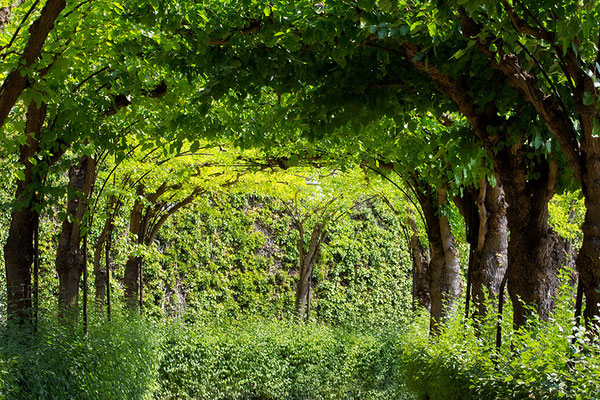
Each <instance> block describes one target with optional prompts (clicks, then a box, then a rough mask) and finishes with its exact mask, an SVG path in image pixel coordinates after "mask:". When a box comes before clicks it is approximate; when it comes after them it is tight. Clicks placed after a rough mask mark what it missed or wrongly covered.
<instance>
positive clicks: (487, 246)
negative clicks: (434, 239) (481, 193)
mask: <svg viewBox="0 0 600 400" xmlns="http://www.w3.org/2000/svg"><path fill="white" fill-rule="evenodd" d="M485 209H486V212H487V216H486V217H485V218H482V217H481V213H480V221H479V223H480V226H482V225H483V224H484V223H485V225H486V229H485V235H484V237H479V240H478V244H477V247H476V248H475V251H474V252H473V267H472V270H471V283H472V291H471V299H472V301H473V305H474V306H475V311H474V316H475V317H476V318H480V317H483V316H484V315H485V313H486V312H487V308H486V306H485V293H486V292H487V293H488V295H489V297H490V299H491V300H492V304H495V303H496V300H497V298H498V294H499V291H500V284H501V283H502V278H503V277H504V273H505V272H506V268H507V267H508V221H507V218H506V209H507V205H506V201H505V199H504V190H503V189H502V187H501V186H495V187H491V186H489V184H488V188H487V190H486V196H485ZM481 240H483V243H482V242H481Z"/></svg>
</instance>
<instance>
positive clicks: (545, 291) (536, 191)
mask: <svg viewBox="0 0 600 400" xmlns="http://www.w3.org/2000/svg"><path fill="white" fill-rule="evenodd" d="M526 160H527V158H526V157H525V154H524V153H523V149H522V148H521V145H515V146H513V147H512V148H511V150H510V151H503V152H502V154H500V155H499V156H498V157H497V159H496V170H497V171H498V178H499V180H500V182H501V183H502V186H503V188H504V191H505V194H506V200H507V202H508V209H507V217H508V229H509V231H510V242H509V243H508V270H507V274H508V280H507V285H508V293H509V295H510V298H511V300H512V302H513V310H514V314H513V322H514V324H515V326H523V325H524V324H525V322H526V320H527V318H528V317H529V316H530V315H531V311H530V310H529V309H528V308H526V307H525V306H526V305H533V306H534V307H535V310H536V311H537V313H538V315H539V317H540V318H541V319H542V320H547V319H548V317H549V316H550V313H551V312H552V310H553V308H554V296H555V293H556V289H557V287H558V285H559V279H558V270H559V268H560V262H561V260H562V258H563V253H564V250H563V249H562V246H561V243H560V241H559V238H558V235H556V233H555V232H554V230H553V229H552V228H551V227H550V225H549V223H548V202H549V201H550V199H551V198H552V196H553V195H554V186H555V184H556V177H557V168H558V167H557V165H556V163H554V162H549V161H547V160H538V161H537V163H536V165H535V167H534V170H533V171H531V172H534V173H535V174H536V175H537V176H538V178H535V179H534V178H531V177H530V176H528V175H530V174H529V172H530V171H529V170H528V167H527V165H526V163H527V161H526Z"/></svg>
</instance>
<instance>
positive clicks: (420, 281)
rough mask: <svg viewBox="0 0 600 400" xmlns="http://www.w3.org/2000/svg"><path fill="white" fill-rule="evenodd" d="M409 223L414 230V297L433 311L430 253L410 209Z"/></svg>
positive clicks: (419, 304) (411, 244) (411, 242)
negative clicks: (430, 289)
mask: <svg viewBox="0 0 600 400" xmlns="http://www.w3.org/2000/svg"><path fill="white" fill-rule="evenodd" d="M408 223H409V225H410V227H411V230H412V235H411V237H410V249H411V253H412V260H413V288H412V290H413V298H414V300H415V301H416V303H417V305H418V306H420V307H424V308H426V309H427V310H428V311H431V299H430V297H429V279H428V276H429V262H430V260H429V253H428V252H427V250H425V248H424V247H423V245H422V244H421V240H420V239H419V232H418V230H417V224H416V222H415V219H414V216H413V215H412V210H410V211H409V218H408Z"/></svg>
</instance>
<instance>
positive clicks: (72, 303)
mask: <svg viewBox="0 0 600 400" xmlns="http://www.w3.org/2000/svg"><path fill="white" fill-rule="evenodd" d="M95 180H96V162H95V160H94V159H93V158H92V157H89V156H83V157H81V159H80V160H79V162H77V163H72V164H71V167H70V169H69V191H70V196H69V200H68V203H67V214H66V217H65V220H64V221H63V224H62V229H61V233H60V237H59V239H58V248H57V251H56V271H57V272H58V281H59V293H58V304H59V309H60V312H61V315H62V316H63V317H67V318H74V317H75V316H76V315H77V311H78V298H79V286H80V282H81V275H82V273H83V270H84V268H85V267H86V266H85V254H84V249H83V247H82V230H83V231H84V232H83V234H85V235H87V232H86V230H87V229H88V227H87V226H86V225H87V224H86V214H87V212H88V208H87V201H88V198H89V196H90V193H91V190H92V187H93V186H94V182H95Z"/></svg>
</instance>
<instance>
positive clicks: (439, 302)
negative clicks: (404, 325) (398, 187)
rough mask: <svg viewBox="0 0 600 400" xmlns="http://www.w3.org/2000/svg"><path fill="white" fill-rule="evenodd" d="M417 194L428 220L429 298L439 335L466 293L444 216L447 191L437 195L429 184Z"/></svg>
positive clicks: (434, 331) (434, 328)
mask: <svg viewBox="0 0 600 400" xmlns="http://www.w3.org/2000/svg"><path fill="white" fill-rule="evenodd" d="M419 186H420V190H417V198H418V200H419V203H420V205H421V209H422V210H423V215H424V216H425V222H426V224H427V237H428V239H429V252H430V260H431V261H430V263H429V271H428V272H429V274H428V275H429V290H430V292H429V295H430V299H431V319H430V323H429V327H430V331H431V333H432V334H434V335H435V334H439V332H440V330H441V326H442V325H443V324H444V323H445V322H446V321H447V320H448V318H449V316H450V315H451V313H452V310H453V309H454V307H455V303H456V300H458V298H459V297H460V293H461V291H462V282H461V279H460V266H459V263H458V251H457V249H456V247H455V246H454V243H455V242H454V236H453V235H452V232H451V230H450V224H449V222H448V219H447V218H446V217H445V216H444V215H442V214H441V213H440V206H442V205H443V204H445V202H446V193H445V190H444V189H443V188H440V189H438V190H437V191H435V190H434V189H432V188H431V187H429V186H428V185H425V184H421V185H419Z"/></svg>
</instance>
